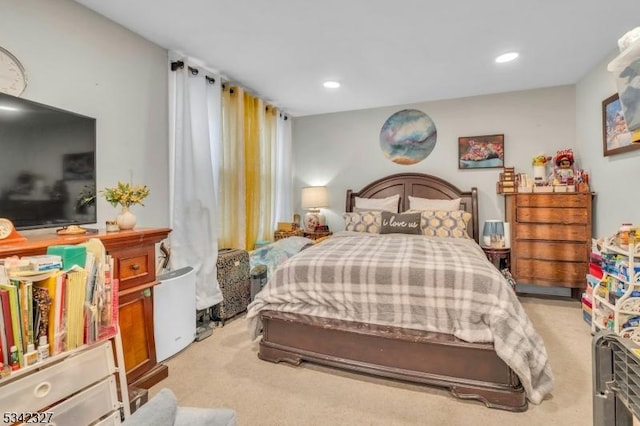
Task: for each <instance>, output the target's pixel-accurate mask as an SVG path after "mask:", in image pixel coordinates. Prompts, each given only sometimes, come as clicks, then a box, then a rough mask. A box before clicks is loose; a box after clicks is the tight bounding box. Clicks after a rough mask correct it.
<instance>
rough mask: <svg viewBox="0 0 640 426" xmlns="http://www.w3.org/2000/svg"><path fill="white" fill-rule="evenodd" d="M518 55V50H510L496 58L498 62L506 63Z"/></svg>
mask: <svg viewBox="0 0 640 426" xmlns="http://www.w3.org/2000/svg"><path fill="white" fill-rule="evenodd" d="M517 57H518V52H509V53H505V54H503V55H500V56H498V57H497V58H496V62H497V63H499V64H504V63H505V62H511V61H513V60H514V59H516V58H517Z"/></svg>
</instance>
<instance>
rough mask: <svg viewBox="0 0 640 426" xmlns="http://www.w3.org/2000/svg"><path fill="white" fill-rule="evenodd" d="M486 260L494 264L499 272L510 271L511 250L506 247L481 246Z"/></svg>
mask: <svg viewBox="0 0 640 426" xmlns="http://www.w3.org/2000/svg"><path fill="white" fill-rule="evenodd" d="M481 247H482V250H483V251H484V254H485V255H486V256H487V259H489V261H490V262H491V263H493V264H494V266H495V267H496V268H498V270H499V271H502V270H503V269H505V268H506V269H508V270H509V271H511V249H510V248H506V247H500V248H497V247H485V246H481Z"/></svg>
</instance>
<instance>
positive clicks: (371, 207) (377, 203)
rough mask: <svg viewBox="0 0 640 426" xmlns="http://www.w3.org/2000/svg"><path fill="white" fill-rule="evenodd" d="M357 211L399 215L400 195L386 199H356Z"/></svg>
mask: <svg viewBox="0 0 640 426" xmlns="http://www.w3.org/2000/svg"><path fill="white" fill-rule="evenodd" d="M355 201H356V205H355V208H356V209H357V210H356V211H359V212H361V211H385V212H391V213H398V204H399V202H400V195H398V194H396V195H392V196H391V197H386V198H359V197H356V200H355Z"/></svg>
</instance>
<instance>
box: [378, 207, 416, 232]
mask: <svg viewBox="0 0 640 426" xmlns="http://www.w3.org/2000/svg"><path fill="white" fill-rule="evenodd" d="M381 216H382V228H380V233H381V234H416V235H420V234H422V228H421V227H420V219H421V216H422V215H421V214H420V213H402V214H399V213H389V212H382V213H381Z"/></svg>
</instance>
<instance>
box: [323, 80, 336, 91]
mask: <svg viewBox="0 0 640 426" xmlns="http://www.w3.org/2000/svg"><path fill="white" fill-rule="evenodd" d="M322 85H323V86H324V87H326V88H327V89H337V88H338V87H340V83H338V82H337V81H325V82H324V83H322Z"/></svg>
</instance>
